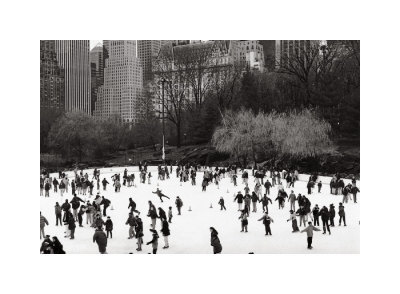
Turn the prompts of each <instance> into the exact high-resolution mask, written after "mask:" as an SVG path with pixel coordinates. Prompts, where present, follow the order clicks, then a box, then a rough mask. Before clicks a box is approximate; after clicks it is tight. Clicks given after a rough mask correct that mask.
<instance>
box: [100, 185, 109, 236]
mask: <svg viewBox="0 0 400 294" xmlns="http://www.w3.org/2000/svg"><path fill="white" fill-rule="evenodd" d="M101 183H102V184H103V190H104V191H106V190H107V185H108V184H109V182H108V181H107V180H106V178H104V179H103V181H102V182H101ZM103 233H104V232H103Z"/></svg>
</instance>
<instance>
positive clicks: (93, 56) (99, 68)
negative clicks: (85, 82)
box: [90, 43, 104, 114]
mask: <svg viewBox="0 0 400 294" xmlns="http://www.w3.org/2000/svg"><path fill="white" fill-rule="evenodd" d="M90 72H91V106H92V107H91V113H92V114H93V112H94V107H95V103H96V100H97V92H98V90H99V87H100V86H102V85H103V84H104V52H103V45H102V44H100V43H99V44H97V45H96V46H95V47H94V48H93V49H92V50H90Z"/></svg>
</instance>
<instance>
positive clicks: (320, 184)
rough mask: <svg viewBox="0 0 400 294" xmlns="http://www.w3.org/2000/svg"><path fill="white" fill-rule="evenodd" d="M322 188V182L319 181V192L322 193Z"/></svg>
mask: <svg viewBox="0 0 400 294" xmlns="http://www.w3.org/2000/svg"><path fill="white" fill-rule="evenodd" d="M321 188H322V182H321V181H319V183H318V193H321Z"/></svg>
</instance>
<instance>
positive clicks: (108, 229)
mask: <svg viewBox="0 0 400 294" xmlns="http://www.w3.org/2000/svg"><path fill="white" fill-rule="evenodd" d="M112 230H113V222H112V220H111V218H110V217H109V216H107V220H106V232H107V238H108V235H110V238H111V239H112Z"/></svg>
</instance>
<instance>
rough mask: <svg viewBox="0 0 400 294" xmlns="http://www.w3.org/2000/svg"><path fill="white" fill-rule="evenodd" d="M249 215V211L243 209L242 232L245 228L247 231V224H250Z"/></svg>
mask: <svg viewBox="0 0 400 294" xmlns="http://www.w3.org/2000/svg"><path fill="white" fill-rule="evenodd" d="M247 217H248V212H247V211H246V210H245V209H243V210H242V213H241V215H240V216H239V219H241V220H242V221H241V224H242V230H241V231H240V232H243V230H244V231H245V232H246V233H247V225H248V224H249V221H248V220H247Z"/></svg>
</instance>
